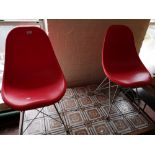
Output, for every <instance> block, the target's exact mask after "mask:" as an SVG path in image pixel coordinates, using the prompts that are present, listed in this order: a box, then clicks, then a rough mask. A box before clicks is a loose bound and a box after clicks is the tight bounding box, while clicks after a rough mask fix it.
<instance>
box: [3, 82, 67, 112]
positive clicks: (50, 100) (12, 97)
mask: <svg viewBox="0 0 155 155" xmlns="http://www.w3.org/2000/svg"><path fill="white" fill-rule="evenodd" d="M65 90H66V83H65V81H64V80H59V81H57V82H55V83H54V84H53V83H52V84H51V85H50V84H49V85H47V86H42V87H38V88H37V87H36V88H30V89H28V88H27V89H25V88H16V87H10V86H6V87H5V88H4V90H3V95H2V97H3V100H4V101H5V102H6V103H7V104H8V105H9V106H10V107H12V108H13V109H16V110H20V111H24V110H29V109H35V108H40V107H45V106H48V105H51V104H54V103H56V102H58V101H59V100H60V99H61V98H62V96H63V95H64V93H65Z"/></svg>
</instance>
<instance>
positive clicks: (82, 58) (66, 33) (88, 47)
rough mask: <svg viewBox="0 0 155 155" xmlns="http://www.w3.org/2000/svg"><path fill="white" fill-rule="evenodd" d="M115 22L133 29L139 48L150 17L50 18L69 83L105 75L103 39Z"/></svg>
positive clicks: (52, 37) (52, 35) (88, 81)
mask: <svg viewBox="0 0 155 155" xmlns="http://www.w3.org/2000/svg"><path fill="white" fill-rule="evenodd" d="M112 24H125V25H128V26H129V27H130V28H131V29H132V30H133V33H134V37H135V44H136V48H137V51H138V52H139V50H140V47H141V44H142V41H143V39H144V35H145V32H146V29H147V27H148V24H149V20H132V19H128V20H127V19H126V20H117V19H115V20H108V19H102V20H97V19H95V20H82V19H81V20H80V19H79V20H76V19H73V20H69V19H67V20H65V19H62V20H61V19H59V20H56V19H55V20H53V19H49V20H48V29H49V37H50V40H51V42H52V45H53V48H54V50H55V54H56V56H57V58H58V61H59V63H60V65H61V67H62V70H63V72H64V74H65V77H66V80H67V83H68V86H69V87H70V86H79V85H85V84H91V83H96V82H100V81H101V80H102V79H103V77H104V73H103V71H102V67H101V50H102V42H103V38H104V35H105V32H106V30H107V28H108V27H109V25H112Z"/></svg>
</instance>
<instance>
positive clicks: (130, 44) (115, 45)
mask: <svg viewBox="0 0 155 155" xmlns="http://www.w3.org/2000/svg"><path fill="white" fill-rule="evenodd" d="M137 65H138V66H139V65H142V62H141V60H140V58H139V56H138V53H137V51H136V47H135V42H134V37H133V33H132V31H131V30H130V29H129V28H128V27H127V26H125V25H112V26H110V27H109V28H108V30H107V33H106V37H105V40H104V45H103V49H102V66H103V69H104V71H105V72H117V70H127V69H130V68H133V66H134V67H135V68H136V66H137Z"/></svg>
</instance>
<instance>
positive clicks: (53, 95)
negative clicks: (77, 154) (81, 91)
mask: <svg viewBox="0 0 155 155" xmlns="http://www.w3.org/2000/svg"><path fill="white" fill-rule="evenodd" d="M65 91H66V81H65V78H64V75H63V73H62V70H61V68H60V66H59V63H58V61H57V59H56V56H55V54H54V50H53V48H52V45H51V43H50V40H49V38H48V36H47V35H46V33H45V32H44V31H43V30H42V29H40V28H38V27H17V28H15V29H13V30H12V31H11V32H10V33H9V34H8V37H7V39H6V53H5V66H4V75H3V82H2V98H3V100H4V102H5V103H6V104H7V105H9V106H10V107H12V108H13V109H15V110H19V111H21V113H20V114H21V115H20V125H19V133H20V134H23V132H22V130H23V120H24V112H25V111H26V110H30V109H36V108H41V107H45V106H49V105H54V106H55V108H56V111H57V112H58V109H57V107H56V105H55V103H57V102H59V101H60V99H61V98H62V97H63V95H64V93H65ZM42 109H43V108H42ZM38 111H39V113H40V112H41V113H43V111H41V110H38ZM58 114H59V112H58ZM59 117H60V119H61V121H62V123H63V124H64V126H65V129H66V130H67V132H68V129H67V127H66V125H65V123H64V121H63V119H62V118H61V115H60V114H59Z"/></svg>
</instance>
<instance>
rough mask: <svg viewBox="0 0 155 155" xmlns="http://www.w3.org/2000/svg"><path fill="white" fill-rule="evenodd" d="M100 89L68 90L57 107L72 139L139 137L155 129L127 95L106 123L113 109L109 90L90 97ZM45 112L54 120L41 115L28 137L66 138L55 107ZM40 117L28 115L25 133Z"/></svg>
mask: <svg viewBox="0 0 155 155" xmlns="http://www.w3.org/2000/svg"><path fill="white" fill-rule="evenodd" d="M96 87H97V85H88V86H85V87H76V88H68V89H67V91H66V93H65V95H64V97H63V98H62V99H61V101H60V102H59V103H57V104H56V106H57V108H58V110H59V112H60V114H61V116H62V118H63V120H64V121H65V122H66V124H67V126H68V128H69V132H70V134H71V135H122V134H134V133H136V134H139V133H142V132H143V131H144V130H146V131H147V130H149V129H151V128H154V127H155V124H154V122H153V121H152V120H151V119H149V118H148V117H147V116H146V115H145V114H144V113H143V112H141V113H139V111H138V110H137V108H136V106H134V105H133V104H131V101H130V100H129V99H128V98H127V97H126V96H125V95H124V94H123V93H120V94H119V95H118V96H117V97H116V99H115V102H114V104H113V106H112V109H111V112H110V120H109V121H108V120H106V119H105V118H106V116H107V111H108V109H109V104H108V90H104V91H102V92H100V93H97V94H95V95H93V96H88V95H87V94H88V92H89V91H92V90H94V89H95V88H96ZM112 93H113V91H112ZM43 111H44V112H45V113H47V114H48V115H50V116H51V117H53V118H54V119H51V118H49V117H47V116H46V115H44V114H42V113H40V114H39V115H38V116H37V118H36V119H35V120H34V121H33V123H32V124H31V125H30V126H29V128H28V129H27V130H26V131H25V132H24V134H25V135H38V134H42V135H46V134H48V135H66V132H65V129H64V126H63V125H62V124H61V123H60V122H57V121H56V120H59V121H60V119H59V117H58V114H57V113H56V110H55V109H54V106H53V105H51V106H48V107H45V108H44V109H43ZM36 114H37V111H36V110H28V111H26V112H25V118H24V129H25V128H26V126H27V125H28V124H29V123H30V122H31V120H32V119H33V118H34V117H35V116H36Z"/></svg>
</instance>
